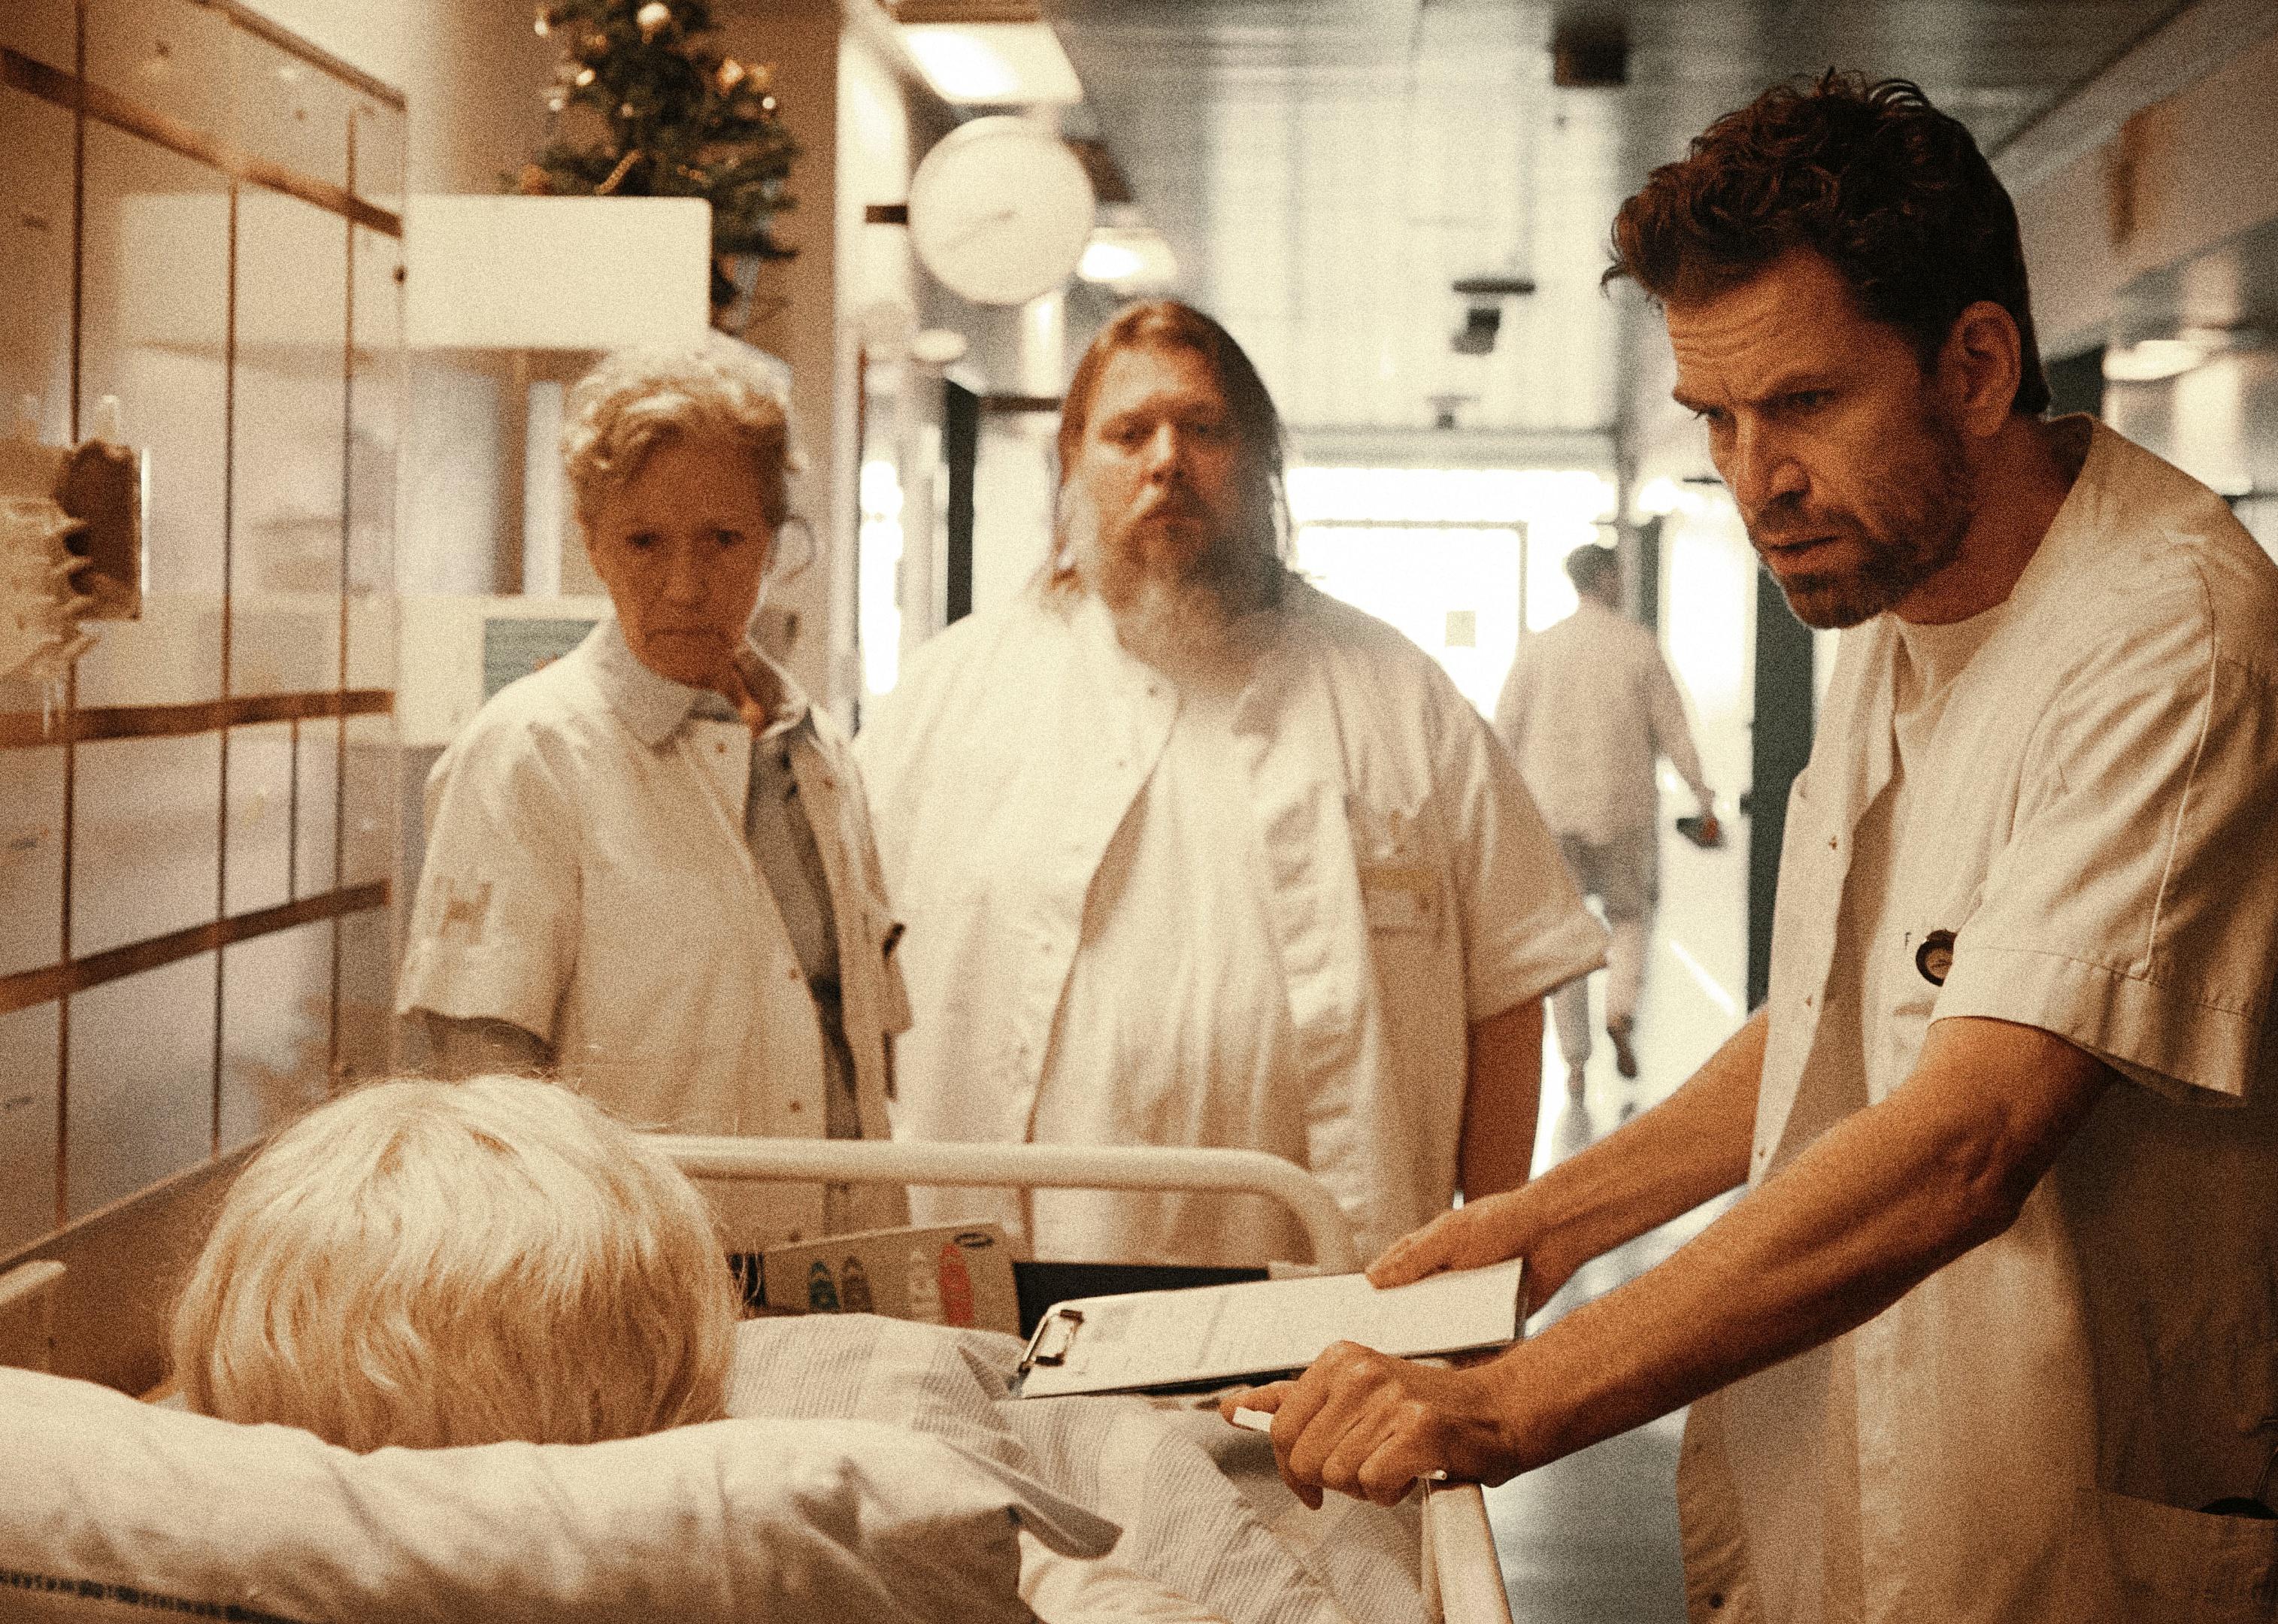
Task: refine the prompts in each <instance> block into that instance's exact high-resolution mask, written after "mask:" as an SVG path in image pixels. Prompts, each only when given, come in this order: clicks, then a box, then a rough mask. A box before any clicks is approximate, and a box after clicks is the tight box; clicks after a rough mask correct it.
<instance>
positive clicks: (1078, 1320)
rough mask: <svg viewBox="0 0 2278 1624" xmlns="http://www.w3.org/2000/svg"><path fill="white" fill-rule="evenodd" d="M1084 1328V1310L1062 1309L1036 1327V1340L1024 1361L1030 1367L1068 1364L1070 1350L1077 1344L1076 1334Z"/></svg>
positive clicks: (1030, 1346) (1029, 1345)
mask: <svg viewBox="0 0 2278 1624" xmlns="http://www.w3.org/2000/svg"><path fill="white" fill-rule="evenodd" d="M1082 1327H1083V1310H1082V1309H1081V1308H1060V1309H1057V1310H1055V1311H1054V1312H1053V1314H1052V1315H1051V1318H1050V1319H1048V1320H1046V1321H1044V1322H1043V1324H1042V1325H1039V1326H1038V1327H1036V1340H1035V1341H1033V1342H1031V1343H1030V1344H1028V1358H1027V1359H1026V1360H1023V1361H1022V1363H1024V1364H1029V1365H1063V1364H1066V1362H1067V1356H1068V1349H1069V1348H1070V1347H1071V1346H1073V1345H1074V1343H1075V1334H1076V1332H1077V1331H1078V1330H1080V1329H1082Z"/></svg>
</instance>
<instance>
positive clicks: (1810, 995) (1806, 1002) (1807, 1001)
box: [1803, 992, 1819, 1009]
mask: <svg viewBox="0 0 2278 1624" xmlns="http://www.w3.org/2000/svg"><path fill="white" fill-rule="evenodd" d="M1818 996H1819V995H1818V994H1817V993H1816V992H1807V993H1805V994H1804V995H1803V1007H1805V1008H1806V1009H1808V1008H1810V1007H1811V1000H1813V999H1815V998H1816V997H1818Z"/></svg>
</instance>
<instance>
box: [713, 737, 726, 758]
mask: <svg viewBox="0 0 2278 1624" xmlns="http://www.w3.org/2000/svg"><path fill="white" fill-rule="evenodd" d="M712 754H713V755H727V754H728V741H727V740H726V739H721V740H719V741H718V742H717V743H716V744H715V745H714V746H713V747H712Z"/></svg>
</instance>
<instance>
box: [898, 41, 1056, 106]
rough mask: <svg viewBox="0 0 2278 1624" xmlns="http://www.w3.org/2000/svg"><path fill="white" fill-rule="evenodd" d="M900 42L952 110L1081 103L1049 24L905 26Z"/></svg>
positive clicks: (927, 81) (936, 92)
mask: <svg viewBox="0 0 2278 1624" xmlns="http://www.w3.org/2000/svg"><path fill="white" fill-rule="evenodd" d="M902 40H903V42H904V43H906V45H908V47H909V48H910V55H911V56H913V57H915V58H916V59H917V65H918V68H919V70H920V71H921V73H924V74H925V77H926V83H928V84H929V85H931V86H932V87H933V88H934V92H935V94H936V95H937V96H940V97H941V99H942V100H943V101H944V102H949V103H953V104H955V105H957V106H960V107H1004V106H1012V105H1015V104H1018V105H1023V106H1026V105H1032V104H1036V103H1057V104H1059V105H1062V106H1070V105H1073V104H1074V103H1077V102H1081V101H1082V100H1083V85H1082V82H1081V81H1080V80H1077V78H1076V76H1075V67H1074V65H1073V64H1072V63H1070V62H1069V61H1068V59H1067V53H1066V51H1064V50H1061V49H1060V42H1059V35H1058V34H1054V33H1053V32H1052V28H1051V24H1050V23H1041V22H1034V23H954V24H952V23H925V24H914V25H905V26H904V27H903V29H902Z"/></svg>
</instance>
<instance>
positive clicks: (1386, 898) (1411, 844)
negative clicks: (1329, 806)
mask: <svg viewBox="0 0 2278 1624" xmlns="http://www.w3.org/2000/svg"><path fill="white" fill-rule="evenodd" d="M1346 815H1347V817H1348V819H1349V823H1350V825H1351V829H1352V843H1353V868H1354V870H1355V872H1356V873H1357V876H1358V877H1359V880H1360V902H1361V911H1362V912H1363V914H1364V915H1366V917H1367V920H1368V932H1369V939H1370V941H1371V943H1372V945H1373V946H1375V948H1376V950H1377V951H1378V952H1379V953H1382V952H1384V951H1386V950H1387V947H1391V946H1396V945H1397V944H1400V943H1403V942H1413V943H1415V944H1417V945H1418V946H1429V945H1431V944H1432V943H1434V942H1436V941H1437V940H1438V939H1439V938H1440V933H1441V931H1442V930H1444V929H1446V927H1447V923H1448V921H1447V915H1448V897H1447V887H1446V884H1445V882H1444V880H1443V878H1442V872H1441V870H1442V868H1443V865H1442V864H1441V862H1440V861H1439V853H1438V852H1437V851H1436V850H1435V849H1434V846H1435V842H1433V840H1432V839H1431V838H1430V834H1429V829H1428V825H1427V824H1426V821H1425V819H1424V817H1423V816H1422V815H1421V809H1420V808H1400V807H1392V808H1374V807H1372V806H1370V805H1369V804H1368V803H1367V802H1366V801H1364V800H1362V799H1361V798H1360V797H1359V796H1357V795H1353V796H1349V797H1348V798H1347V802H1346Z"/></svg>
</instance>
